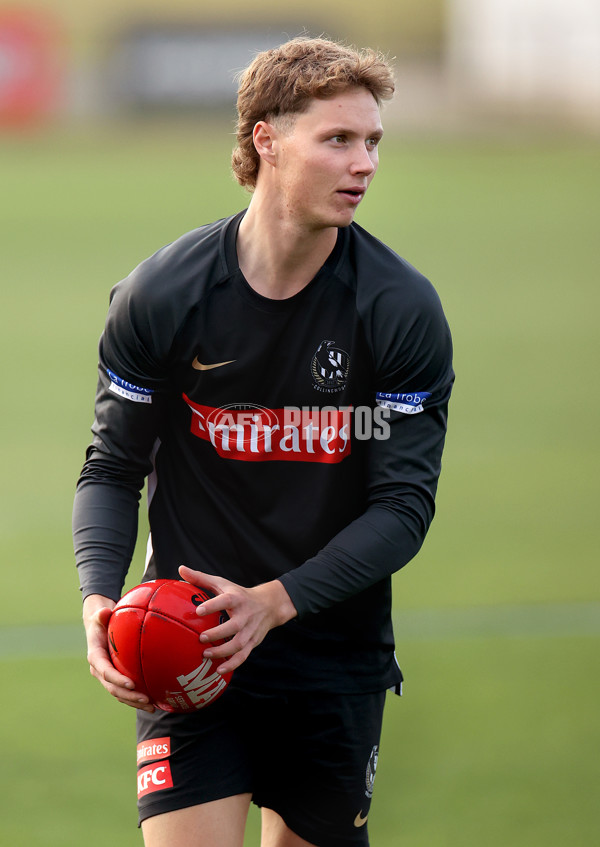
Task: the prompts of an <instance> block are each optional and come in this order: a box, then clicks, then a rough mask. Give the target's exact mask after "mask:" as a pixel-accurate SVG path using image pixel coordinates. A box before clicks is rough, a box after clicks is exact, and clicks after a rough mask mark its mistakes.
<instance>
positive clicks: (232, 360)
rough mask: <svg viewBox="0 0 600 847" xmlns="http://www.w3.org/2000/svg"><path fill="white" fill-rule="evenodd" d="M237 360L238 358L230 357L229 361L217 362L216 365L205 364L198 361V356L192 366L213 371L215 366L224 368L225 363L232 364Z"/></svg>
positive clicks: (199, 369)
mask: <svg viewBox="0 0 600 847" xmlns="http://www.w3.org/2000/svg"><path fill="white" fill-rule="evenodd" d="M234 362H237V359H230V360H229V361H228V362H217V363H216V364H215V365H203V364H202V362H199V361H198V356H196V358H195V359H194V361H193V362H192V367H193V368H194V369H195V370H197V371H212V369H213V368H222V367H223V365H232V364H233V363H234Z"/></svg>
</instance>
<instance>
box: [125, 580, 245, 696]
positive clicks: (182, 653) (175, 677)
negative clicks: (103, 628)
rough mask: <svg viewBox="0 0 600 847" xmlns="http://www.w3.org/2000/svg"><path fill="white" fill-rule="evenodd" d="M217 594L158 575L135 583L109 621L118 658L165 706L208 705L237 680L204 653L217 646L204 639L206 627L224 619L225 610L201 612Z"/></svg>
mask: <svg viewBox="0 0 600 847" xmlns="http://www.w3.org/2000/svg"><path fill="white" fill-rule="evenodd" d="M212 596H213V595H212V594H210V593H209V592H208V591H206V590H204V589H202V588H198V587H197V586H195V585H190V583H188V582H182V581H180V580H176V579H155V580H152V581H151V582H145V583H143V584H142V585H138V586H137V587H136V588H132V589H131V591H128V592H127V593H126V594H124V595H123V597H122V598H121V599H120V600H119V602H118V603H117V605H116V606H115V608H114V609H113V612H112V615H111V617H110V620H109V622H108V648H109V652H110V657H111V660H112V663H113V664H114V666H115V667H116V669H117V670H118V671H120V672H121V673H123V674H125V676H128V677H129V678H130V679H131V680H133V682H134V683H135V687H136V689H137V690H138V691H141V692H142V693H143V694H146V695H147V696H148V697H149V698H150V700H151V702H152V703H154V704H155V705H156V706H157V707H158V708H159V709H163V710H164V711H166V712H193V711H196V710H197V709H202V708H204V706H207V705H208V704H209V703H212V702H213V700H216V699H217V697H220V696H221V694H222V693H223V692H224V691H225V689H226V688H227V686H228V684H229V682H230V680H231V673H227V674H223V675H222V676H221V675H220V674H218V673H217V672H216V667H217V665H218V661H217V662H213V661H212V660H211V659H205V658H204V656H203V653H204V650H206V649H207V647H209V646H211V645H210V644H207V643H204V644H201V643H200V635H201V634H202V633H203V632H204V631H205V630H207V629H212V628H213V627H215V626H218V625H219V623H222V622H223V615H224V613H222V612H215V613H214V614H211V615H206V616H205V617H202V618H199V617H198V615H197V614H196V609H197V607H198V606H199V605H200V604H201V603H204V601H205V600H208V599H209V598H210V597H212ZM222 643H223V642H222V641H218V642H215V644H222Z"/></svg>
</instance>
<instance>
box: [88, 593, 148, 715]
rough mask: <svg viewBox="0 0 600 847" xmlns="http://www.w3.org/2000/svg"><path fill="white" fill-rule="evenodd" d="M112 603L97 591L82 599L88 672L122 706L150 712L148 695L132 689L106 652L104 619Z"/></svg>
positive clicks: (133, 686) (105, 621) (112, 605)
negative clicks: (122, 704)
mask: <svg viewBox="0 0 600 847" xmlns="http://www.w3.org/2000/svg"><path fill="white" fill-rule="evenodd" d="M115 605H116V603H115V602H114V600H111V599H110V598H108V597H103V596H102V595H101V594H91V595H90V596H89V597H86V598H85V600H84V602H83V625H84V626H85V634H86V638H87V648H88V649H87V660H88V662H89V664H90V673H91V674H92V676H95V677H96V679H97V680H99V681H100V683H101V684H102V685H103V686H104V688H106V690H107V691H108V693H109V694H112V696H113V697H116V699H117V700H118V701H119V702H120V703H124V704H125V705H126V706H133V708H134V709H142V710H143V711H145V712H153V711H154V706H153V705H152V704H151V703H150V702H149V700H148V697H147V696H146V695H145V694H142V693H141V692H140V691H136V690H135V685H134V683H133V682H132V680H130V679H129V678H128V677H126V676H123V674H122V673H119V671H118V670H117V669H116V668H115V666H114V665H113V663H112V662H111V660H110V654H109V652H108V633H107V627H108V621H109V620H110V616H111V612H112V610H113V609H114V607H115Z"/></svg>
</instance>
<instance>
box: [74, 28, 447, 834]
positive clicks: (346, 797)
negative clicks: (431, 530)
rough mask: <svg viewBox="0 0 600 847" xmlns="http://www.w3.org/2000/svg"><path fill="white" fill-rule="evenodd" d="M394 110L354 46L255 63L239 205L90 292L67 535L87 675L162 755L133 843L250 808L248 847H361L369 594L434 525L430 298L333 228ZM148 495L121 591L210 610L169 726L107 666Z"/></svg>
mask: <svg viewBox="0 0 600 847" xmlns="http://www.w3.org/2000/svg"><path fill="white" fill-rule="evenodd" d="M392 92H393V81H392V75H391V72H390V69H389V67H388V65H387V64H386V62H385V61H384V60H383V59H382V58H381V57H380V56H378V55H376V54H374V53H372V52H370V51H366V52H363V53H358V52H355V51H354V50H350V49H347V48H345V47H343V46H341V45H338V44H336V43H332V42H329V41H326V40H322V39H315V40H311V39H294V40H292V41H291V42H288V43H287V44H284V45H282V46H281V47H280V48H278V49H276V50H271V51H268V52H266V53H262V54H260V55H258V56H257V57H256V58H255V60H254V61H253V62H252V64H251V65H250V66H249V68H248V69H247V71H246V72H245V74H244V76H243V77H242V79H241V84H240V90H239V98H238V112H239V123H238V147H237V149H236V151H235V152H234V156H233V168H234V173H235V175H236V177H237V178H238V181H239V182H240V183H241V184H242V185H243V186H245V187H247V188H249V189H250V190H251V191H252V199H251V202H250V204H249V207H248V209H247V210H245V211H244V212H241V213H239V214H237V215H234V216H233V217H231V218H229V219H227V220H222V221H218V222H217V223H213V224H210V225H207V226H203V227H200V228H199V229H197V230H194V231H193V232H191V233H188V234H187V235H184V236H183V237H182V238H180V239H179V240H177V241H176V242H174V243H173V244H171V245H169V246H167V247H165V248H164V249H162V250H160V251H159V252H158V253H156V254H155V255H154V256H152V257H151V258H149V259H148V260H147V261H145V262H143V263H142V264H141V265H140V266H139V267H138V268H137V269H136V270H135V271H134V272H133V273H132V274H131V275H130V276H129V277H128V278H127V279H125V280H124V281H122V282H121V283H119V284H118V285H117V286H116V287H115V289H114V290H113V293H112V298H111V306H110V310H109V315H108V319H107V324H106V328H105V331H104V334H103V336H102V339H101V343H100V369H99V386H98V393H97V399H96V421H95V423H94V427H93V432H94V440H93V443H92V445H91V446H90V448H89V450H88V454H87V459H86V463H85V466H84V469H83V472H82V475H81V478H80V481H79V484H78V490H77V495H76V502H75V510H74V538H75V548H76V557H77V563H78V567H79V572H80V579H81V585H82V590H83V594H84V621H85V626H86V632H87V638H88V647H89V652H88V658H89V662H90V666H91V671H92V673H93V674H94V675H95V676H96V677H97V678H98V679H99V680H100V681H101V683H102V684H103V685H104V687H105V688H106V689H107V690H108V691H109V692H110V693H111V694H112V695H113V696H115V697H116V698H117V699H118V700H120V701H121V702H123V703H126V704H128V705H131V706H134V707H135V708H136V709H138V712H137V714H138V742H139V745H138V747H140V746H141V747H142V748H143V749H146V748H148V747H152V744H151V743H150V742H151V741H152V739H161V745H160V749H161V750H162V753H161V756H160V762H158V763H156V759H154V760H153V761H154V764H155V765H156V767H160V773H161V775H162V777H163V778H162V779H157V780H156V781H155V782H152V781H151V782H150V783H148V781H147V780H143V781H142V790H141V791H140V799H139V811H140V820H141V825H142V829H143V834H144V839H145V842H146V844H147V845H148V847H159V846H160V847H163V845H173V844H186V845H190V847H241V845H242V841H243V831H244V825H245V820H246V815H247V812H248V808H249V804H250V802H251V801H254V802H255V803H256V804H257V805H259V806H261V808H262V820H263V837H262V845H263V847H302V845H316V847H343V845H361V846H362V847H364V845H367V844H368V836H367V826H366V820H367V815H368V813H369V806H370V802H371V796H372V792H373V780H374V776H375V768H376V764H377V756H378V749H379V735H380V728H381V719H382V710H383V702H384V699H385V692H386V690H387V689H390V688H396V689H399V686H400V683H401V680H402V675H401V673H400V670H399V668H398V665H397V664H396V661H395V655H394V639H393V632H392V625H391V619H390V609H391V580H390V576H391V574H392V573H393V572H394V571H396V570H398V569H399V568H401V567H402V566H403V565H404V564H406V562H408V561H409V560H410V559H411V558H412V557H413V556H414V555H415V554H416V553H417V551H418V550H419V548H420V546H421V544H422V542H423V539H424V536H425V534H426V532H427V528H428V526H429V524H430V522H431V519H432V517H433V511H434V496H435V491H436V486H437V479H438V476H439V472H440V463H441V455H442V448H443V443H444V436H445V429H446V411H447V403H448V398H449V395H450V391H451V385H452V380H453V374H452V366H451V341H450V334H449V331H448V327H447V324H446V321H445V318H444V315H443V312H442V309H441V306H440V303H439V300H438V298H437V295H436V294H435V292H434V290H433V288H432V287H431V285H430V284H429V283H428V282H427V280H425V279H424V278H423V277H422V276H421V275H420V274H419V273H418V272H417V271H416V270H415V269H414V268H412V267H411V266H410V265H408V264H407V263H406V262H404V261H403V260H402V259H400V258H399V257H398V256H397V255H396V254H395V253H393V252H392V251H391V250H390V249H388V248H387V247H385V246H384V245H383V244H382V243H381V242H379V241H377V240H376V239H375V238H373V237H372V236H370V235H369V234H368V233H367V232H365V231H364V230H363V229H361V228H360V227H358V226H357V225H356V224H354V223H353V219H354V215H355V212H356V209H357V207H358V205H359V203H360V202H361V200H362V198H363V197H364V194H365V192H366V190H367V188H368V187H369V184H370V182H371V180H372V179H373V176H374V175H375V171H376V170H377V165H378V145H379V141H380V139H381V136H382V127H381V121H380V114H379V104H380V102H381V101H382V100H384V99H387V98H389V97H390V96H391V94H392ZM146 476H149V484H148V492H149V497H148V499H149V519H150V528H151V538H150V543H149V557H148V564H147V569H146V572H145V579H152V578H157V577H167V578H177V577H178V576H181V577H183V578H184V579H186V580H189V581H190V582H193V583H194V584H197V585H201V586H204V587H206V588H208V589H209V590H210V591H212V592H213V593H214V594H215V595H216V596H215V597H214V598H213V599H212V600H209V601H207V602H206V603H205V604H204V606H201V607H199V614H202V613H203V610H204V612H208V611H210V610H215V609H217V610H222V611H224V612H226V613H227V615H228V619H227V620H226V622H224V623H222V624H221V625H220V626H218V627H217V628H215V629H214V630H211V631H210V632H209V633H207V635H208V636H209V637H211V638H214V639H216V638H228V639H229V640H228V641H227V642H226V643H225V644H223V645H222V646H220V647H216V648H212V649H211V650H210V651H207V655H208V653H209V652H210V653H211V654H212V656H213V657H216V658H217V659H219V660H220V664H219V668H220V672H226V671H231V670H234V671H235V673H234V676H233V681H232V683H231V685H230V687H229V688H228V689H227V691H226V693H225V694H224V695H223V696H222V697H221V698H220V699H219V700H217V701H216V702H215V703H213V704H211V705H210V706H208V707H207V708H205V709H203V710H201V711H199V712H198V713H197V714H194V715H191V716H188V715H170V714H166V713H164V712H160V711H159V710H155V709H154V707H153V706H152V704H150V703H148V702H147V699H146V698H144V697H143V696H142V695H141V694H140V693H139V692H136V691H135V690H133V684H132V683H131V681H130V680H127V679H126V678H125V677H123V676H122V675H121V674H119V673H118V672H117V671H116V669H115V668H114V667H113V666H112V664H111V663H110V661H109V658H108V653H107V641H106V624H107V621H108V618H109V617H110V611H111V609H112V607H113V606H114V604H115V601H117V600H118V598H119V596H120V593H121V590H122V586H123V581H124V578H125V574H126V572H127V568H128V565H129V561H130V557H131V553H132V550H133V546H134V542H135V535H136V520H137V504H138V499H139V492H140V490H141V488H142V486H143V483H144V479H145V477H146ZM142 764H143V766H145V767H148V765H147V762H142ZM167 774H168V779H167V778H166V775H167ZM149 786H150V788H149Z"/></svg>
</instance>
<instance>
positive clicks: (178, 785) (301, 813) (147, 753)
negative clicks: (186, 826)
mask: <svg viewBox="0 0 600 847" xmlns="http://www.w3.org/2000/svg"><path fill="white" fill-rule="evenodd" d="M384 702H385V692H384V691H382V692H376V693H368V694H332V693H323V692H314V691H313V692H287V693H286V692H282V693H270V694H265V693H260V694H257V693H255V692H249V691H245V690H242V689H240V688H239V687H236V686H235V685H234V684H232V685H230V687H229V688H228V689H227V691H226V692H225V694H223V696H222V697H221V698H220V699H219V700H217V701H215V702H214V703H212V704H211V705H210V706H208V707H207V708H205V709H203V710H202V711H199V712H197V713H195V714H193V715H179V714H168V713H166V712H162V711H159V710H157V711H156V712H155V713H153V714H148V713H147V712H138V717H137V731H138V808H139V815H140V822H141V821H143V820H145V819H146V818H149V817H152V816H153V815H159V814H162V813H164V812H169V811H173V810H175V809H181V808H185V807H187V806H194V805H197V804H199V803H206V802H209V801H211V800H219V799H222V798H223V797H231V796H234V795H236V794H245V793H250V794H252V800H253V802H254V803H256V805H257V806H265V807H267V808H269V809H273V810H274V811H276V812H277V813H278V814H279V815H280V816H281V817H282V818H283V820H284V821H285V823H286V824H287V826H288V827H289V828H290V829H291V830H292V831H293V832H295V833H297V835H299V836H300V837H301V838H304V839H305V840H307V841H310V842H311V843H313V844H316V845H317V847H345V845H356V847H367V845H368V844H369V838H368V833H367V824H366V820H367V815H368V813H369V808H370V805H371V797H372V795H373V780H374V778H375V768H376V766H377V757H378V754H379V739H380V735H381V724H382V718H383V706H384Z"/></svg>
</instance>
